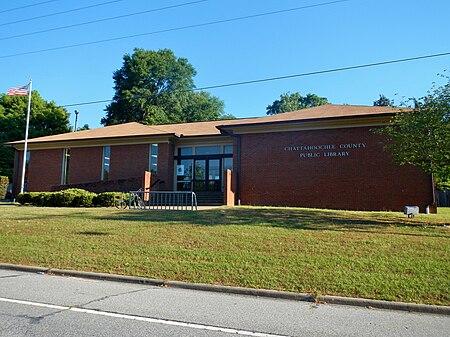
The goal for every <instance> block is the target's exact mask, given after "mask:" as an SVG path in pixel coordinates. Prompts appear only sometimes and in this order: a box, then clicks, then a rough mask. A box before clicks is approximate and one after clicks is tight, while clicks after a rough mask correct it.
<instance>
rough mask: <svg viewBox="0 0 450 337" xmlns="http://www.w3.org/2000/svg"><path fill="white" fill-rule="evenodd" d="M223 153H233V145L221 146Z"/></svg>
mask: <svg viewBox="0 0 450 337" xmlns="http://www.w3.org/2000/svg"><path fill="white" fill-rule="evenodd" d="M223 153H225V154H233V145H225V146H224V147H223Z"/></svg>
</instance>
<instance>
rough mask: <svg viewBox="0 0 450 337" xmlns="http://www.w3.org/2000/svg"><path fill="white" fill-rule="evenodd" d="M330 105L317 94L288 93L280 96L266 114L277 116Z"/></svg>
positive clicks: (269, 106)
mask: <svg viewBox="0 0 450 337" xmlns="http://www.w3.org/2000/svg"><path fill="white" fill-rule="evenodd" d="M324 104H328V100H327V99H326V98H325V97H319V96H317V95H315V94H307V95H306V96H302V95H301V94H300V93H298V92H294V93H293V94H291V93H289V92H287V93H284V94H282V95H280V99H279V100H278V99H277V100H276V101H274V102H273V103H272V104H270V105H268V106H267V108H266V114H268V115H275V114H279V113H283V112H289V111H295V110H301V109H307V108H312V107H315V106H319V105H324Z"/></svg>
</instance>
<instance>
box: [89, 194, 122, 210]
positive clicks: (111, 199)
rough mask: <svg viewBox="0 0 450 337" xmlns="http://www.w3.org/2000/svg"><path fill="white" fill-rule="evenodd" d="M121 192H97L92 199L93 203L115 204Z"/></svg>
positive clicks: (105, 205)
mask: <svg viewBox="0 0 450 337" xmlns="http://www.w3.org/2000/svg"><path fill="white" fill-rule="evenodd" d="M120 194H122V193H120V192H103V193H99V194H97V195H96V196H95V197H94V199H93V200H92V205H93V206H97V207H112V206H114V205H115V201H116V197H117V196H119V195H120Z"/></svg>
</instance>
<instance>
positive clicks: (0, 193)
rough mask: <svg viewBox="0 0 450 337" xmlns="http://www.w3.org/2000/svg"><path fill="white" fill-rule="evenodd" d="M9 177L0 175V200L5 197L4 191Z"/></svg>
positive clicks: (6, 188)
mask: <svg viewBox="0 0 450 337" xmlns="http://www.w3.org/2000/svg"><path fill="white" fill-rule="evenodd" d="M8 184H9V179H8V177H5V176H0V200H3V199H5V198H6V192H7V190H8Z"/></svg>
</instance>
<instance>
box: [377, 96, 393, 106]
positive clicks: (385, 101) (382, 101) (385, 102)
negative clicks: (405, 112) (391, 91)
mask: <svg viewBox="0 0 450 337" xmlns="http://www.w3.org/2000/svg"><path fill="white" fill-rule="evenodd" d="M373 106H394V100H393V99H389V98H387V97H386V96H384V95H380V98H378V99H377V100H376V101H373Z"/></svg>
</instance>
